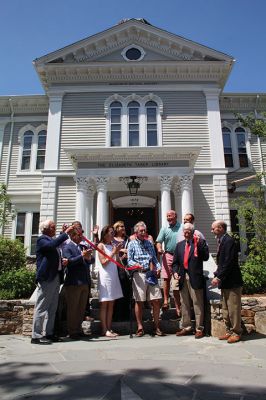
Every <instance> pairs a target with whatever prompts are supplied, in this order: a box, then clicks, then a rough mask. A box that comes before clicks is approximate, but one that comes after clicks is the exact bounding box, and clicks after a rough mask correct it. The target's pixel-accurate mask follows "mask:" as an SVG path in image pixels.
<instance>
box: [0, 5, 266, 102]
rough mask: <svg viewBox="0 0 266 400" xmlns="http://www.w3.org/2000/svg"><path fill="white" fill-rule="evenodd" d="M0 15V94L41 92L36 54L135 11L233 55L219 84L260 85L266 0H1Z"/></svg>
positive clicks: (265, 78) (233, 87)
mask: <svg viewBox="0 0 266 400" xmlns="http://www.w3.org/2000/svg"><path fill="white" fill-rule="evenodd" d="M0 15H1V23H0V52H1V63H0V95H23V94H42V93H44V91H43V88H42V86H41V84H40V81H39V79H38V76H37V74H36V72H35V69H34V67H33V65H32V61H33V60H34V59H35V58H37V57H41V56H42V55H45V54H47V53H49V52H51V51H54V50H57V49H59V48H62V47H64V46H67V45H69V44H72V43H74V42H76V41H78V40H81V39H84V38H86V37H88V36H90V35H92V34H95V33H97V32H100V31H102V30H105V29H107V28H109V27H111V26H113V25H115V24H116V23H117V22H118V21H119V20H121V19H123V18H141V17H143V18H146V19H147V20H148V21H149V22H150V23H151V24H153V25H155V26H157V27H159V28H162V29H165V30H167V31H169V32H172V33H175V34H177V35H180V36H183V37H185V38H187V39H190V40H193V41H195V42H198V43H201V44H203V45H205V46H209V47H211V48H213V49H216V50H219V51H222V52H224V53H226V54H230V55H232V56H233V57H234V58H235V59H236V63H235V66H234V68H233V71H232V73H231V76H230V78H229V80H228V82H227V84H226V86H225V89H224V91H226V92H266V49H265V42H266V23H265V15H266V1H265V0H131V1H128V0H42V1H41V0H1V2H0Z"/></svg>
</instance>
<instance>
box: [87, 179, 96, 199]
mask: <svg viewBox="0 0 266 400" xmlns="http://www.w3.org/2000/svg"><path fill="white" fill-rule="evenodd" d="M87 194H88V197H89V198H91V197H93V196H94V194H95V186H94V185H93V184H92V183H89V184H88V186H87Z"/></svg>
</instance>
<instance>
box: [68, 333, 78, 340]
mask: <svg viewBox="0 0 266 400" xmlns="http://www.w3.org/2000/svg"><path fill="white" fill-rule="evenodd" d="M69 339H70V340H80V336H79V334H78V333H75V334H73V335H69Z"/></svg>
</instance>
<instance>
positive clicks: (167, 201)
mask: <svg viewBox="0 0 266 400" xmlns="http://www.w3.org/2000/svg"><path fill="white" fill-rule="evenodd" d="M200 149H201V148H200V146H186V147H179V148H176V147H163V148H152V149H151V148H149V149H147V148H143V149H139V148H138V149H135V148H126V149H110V148H106V149H101V150H99V149H90V150H89V151H88V150H84V149H83V148H72V149H67V150H66V149H65V150H66V152H67V154H68V155H69V157H70V158H71V160H72V162H73V163H74V166H75V169H76V177H75V180H76V218H77V219H78V220H80V221H81V222H82V224H83V226H84V227H86V231H87V232H90V231H91V229H92V225H93V224H94V223H96V224H97V225H99V227H100V229H101V228H102V227H103V226H104V225H106V224H108V223H111V222H112V221H110V215H109V210H110V205H112V206H115V205H116V204H117V200H116V199H118V198H121V199H122V198H126V199H127V201H128V204H125V203H124V207H125V206H127V207H131V208H134V207H142V206H147V199H148V202H149V199H150V204H153V206H154V204H155V201H156V198H157V197H158V214H159V215H158V217H159V221H158V222H159V224H160V225H161V224H164V223H165V221H166V212H167V211H168V210H169V209H171V208H175V209H176V210H177V212H178V213H179V219H181V218H182V216H183V215H184V214H185V213H186V212H193V191H192V189H193V186H192V183H193V177H194V165H195V162H196V160H197V157H198V154H199V152H200ZM131 175H137V176H141V177H145V178H146V179H145V182H144V183H143V184H142V186H141V189H140V193H141V196H139V197H137V198H136V197H133V198H131V197H130V196H128V191H127V187H126V186H125V184H124V183H123V180H122V179H120V178H123V177H129V176H131ZM143 194H144V195H145V196H143ZM144 198H145V199H146V205H144V203H145V201H144V200H143V199H144ZM134 199H135V200H134ZM143 202H144V203H143Z"/></svg>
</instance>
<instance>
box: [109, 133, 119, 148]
mask: <svg viewBox="0 0 266 400" xmlns="http://www.w3.org/2000/svg"><path fill="white" fill-rule="evenodd" d="M111 146H112V147H114V146H121V134H120V132H111Z"/></svg>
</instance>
